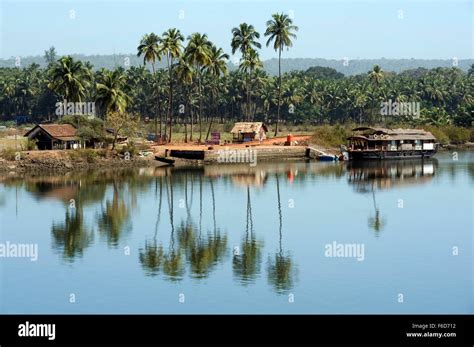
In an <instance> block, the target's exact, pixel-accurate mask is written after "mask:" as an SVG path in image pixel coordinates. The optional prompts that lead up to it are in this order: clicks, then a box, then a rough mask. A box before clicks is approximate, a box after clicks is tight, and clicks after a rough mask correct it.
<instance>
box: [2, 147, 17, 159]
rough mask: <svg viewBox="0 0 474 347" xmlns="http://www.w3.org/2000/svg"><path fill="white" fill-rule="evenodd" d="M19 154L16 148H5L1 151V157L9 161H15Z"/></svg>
mask: <svg viewBox="0 0 474 347" xmlns="http://www.w3.org/2000/svg"><path fill="white" fill-rule="evenodd" d="M17 153H19V152H18V151H17V150H15V149H14V148H5V149H3V150H2V151H0V157H2V158H3V159H5V160H8V161H14V160H16V155H17Z"/></svg>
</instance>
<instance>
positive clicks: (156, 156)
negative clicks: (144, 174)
mask: <svg viewBox="0 0 474 347" xmlns="http://www.w3.org/2000/svg"><path fill="white" fill-rule="evenodd" d="M155 159H156V160H158V161H161V162H162V163H166V164H168V165H173V164H174V162H175V160H174V159H171V158H166V157H160V156H158V155H155Z"/></svg>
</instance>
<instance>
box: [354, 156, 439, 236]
mask: <svg viewBox="0 0 474 347" xmlns="http://www.w3.org/2000/svg"><path fill="white" fill-rule="evenodd" d="M437 167H438V161H437V160H436V159H425V160H417V159H413V160H396V161H387V160H385V161H384V160H382V161H351V162H348V163H347V171H348V182H349V184H351V185H353V187H354V189H355V191H356V192H358V193H370V194H371V195H372V203H373V209H374V212H373V214H372V215H370V216H369V217H368V225H369V227H370V228H371V229H373V230H374V232H375V235H376V236H378V235H379V233H380V231H382V230H383V229H384V227H385V226H386V224H387V221H386V219H385V218H383V217H382V216H381V212H380V207H379V205H378V204H377V199H376V190H387V189H393V188H403V187H404V186H410V185H415V184H424V183H428V182H429V181H430V180H431V179H432V178H433V176H434V175H435V172H436V170H437Z"/></svg>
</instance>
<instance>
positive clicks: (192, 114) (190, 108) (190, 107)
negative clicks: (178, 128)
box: [189, 105, 194, 141]
mask: <svg viewBox="0 0 474 347" xmlns="http://www.w3.org/2000/svg"><path fill="white" fill-rule="evenodd" d="M189 112H190V113H191V127H190V128H191V129H190V130H191V131H190V134H189V141H192V140H193V125H194V124H193V123H194V113H193V107H192V106H191V105H190V106H189Z"/></svg>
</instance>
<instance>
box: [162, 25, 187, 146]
mask: <svg viewBox="0 0 474 347" xmlns="http://www.w3.org/2000/svg"><path fill="white" fill-rule="evenodd" d="M183 41H184V36H183V35H182V34H181V32H180V31H179V30H178V29H176V28H173V29H168V31H165V32H164V33H163V35H162V38H161V40H160V43H161V47H160V53H163V54H164V55H165V56H166V62H167V65H168V72H169V94H168V95H169V97H168V119H169V122H170V131H169V138H168V141H169V142H171V137H172V127H173V60H174V59H175V58H179V57H180V56H181V50H182V46H181V42H183Z"/></svg>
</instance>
